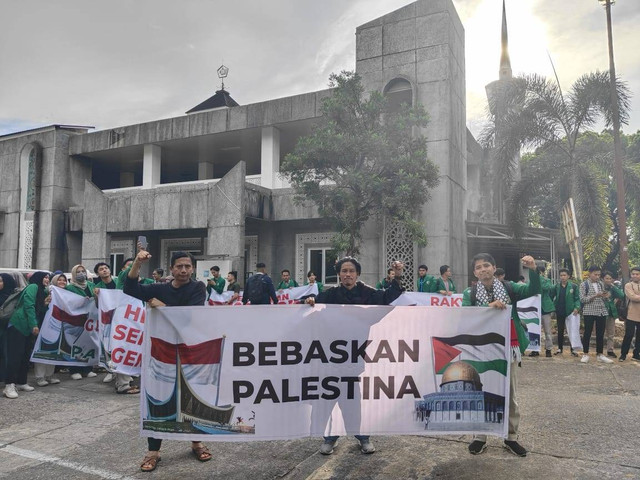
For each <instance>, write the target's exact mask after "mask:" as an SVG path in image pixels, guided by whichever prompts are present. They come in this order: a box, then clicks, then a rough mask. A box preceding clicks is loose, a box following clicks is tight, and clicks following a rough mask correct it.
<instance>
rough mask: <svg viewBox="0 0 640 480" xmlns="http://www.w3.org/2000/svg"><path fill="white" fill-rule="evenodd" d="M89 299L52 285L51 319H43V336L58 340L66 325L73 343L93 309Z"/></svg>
mask: <svg viewBox="0 0 640 480" xmlns="http://www.w3.org/2000/svg"><path fill="white" fill-rule="evenodd" d="M90 307H91V305H90V303H89V301H88V300H87V299H86V298H85V297H82V296H80V295H77V294H75V293H73V292H69V291H67V290H64V289H63V288H59V287H53V286H52V287H51V306H50V308H49V310H48V311H47V317H50V318H49V321H46V320H47V319H46V317H45V321H43V323H42V325H43V328H42V329H41V330H42V331H41V337H42V339H43V340H45V341H46V342H48V343H52V342H57V340H58V338H59V337H60V331H61V329H62V328H63V325H64V332H65V337H66V340H67V343H69V344H70V345H73V344H74V342H75V341H76V340H77V338H78V337H79V336H80V335H81V334H82V332H83V331H84V325H85V323H86V321H87V319H88V318H89V313H90V310H91V308H90Z"/></svg>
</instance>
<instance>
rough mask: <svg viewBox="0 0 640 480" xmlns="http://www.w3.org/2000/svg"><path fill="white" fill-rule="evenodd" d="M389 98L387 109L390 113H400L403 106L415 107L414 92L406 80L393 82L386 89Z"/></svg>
mask: <svg viewBox="0 0 640 480" xmlns="http://www.w3.org/2000/svg"><path fill="white" fill-rule="evenodd" d="M384 94H385V96H386V97H387V101H388V104H387V109H388V111H389V112H398V111H400V108H401V107H400V106H401V105H402V104H407V105H409V106H412V105H413V90H412V88H411V84H410V83H409V82H408V81H407V80H405V79H404V78H395V79H393V80H391V81H390V82H389V83H388V84H387V86H386V87H385V89H384Z"/></svg>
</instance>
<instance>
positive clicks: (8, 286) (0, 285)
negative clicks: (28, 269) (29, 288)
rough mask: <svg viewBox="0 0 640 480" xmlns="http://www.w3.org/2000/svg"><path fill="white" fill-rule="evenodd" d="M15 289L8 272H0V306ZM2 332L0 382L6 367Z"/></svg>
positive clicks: (0, 336) (0, 334)
mask: <svg viewBox="0 0 640 480" xmlns="http://www.w3.org/2000/svg"><path fill="white" fill-rule="evenodd" d="M15 289H16V281H15V280H14V278H13V277H12V276H11V275H10V274H8V273H0V307H1V306H2V305H4V302H5V300H6V299H7V298H9V296H10V295H11V294H12V293H13V291H14V290H15ZM5 340H6V339H5V334H4V332H3V331H2V332H0V382H4V377H5V372H6V369H7V358H6V352H7V347H6V341H5Z"/></svg>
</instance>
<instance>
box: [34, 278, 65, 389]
mask: <svg viewBox="0 0 640 480" xmlns="http://www.w3.org/2000/svg"><path fill="white" fill-rule="evenodd" d="M61 276H62V277H64V275H54V276H53V278H52V279H51V280H50V282H49V285H55V286H58V287H60V285H59V284H57V283H56V281H59V279H60V277H61ZM31 278H32V279H33V276H32V277H31ZM66 284H67V282H66V278H65V280H64V285H62V288H64V287H65V285H66ZM50 302H51V293H50V291H49V292H48V293H47V296H46V297H45V299H44V305H45V309H44V312H41V315H38V328H42V322H43V320H44V316H45V314H46V312H47V308H48V307H49V303H50ZM55 369H56V366H55V365H48V364H46V363H38V362H33V370H34V372H35V375H36V385H38V386H39V387H46V386H47V385H49V384H51V385H55V384H57V383H60V379H59V378H56V377H54V376H53V374H54V372H55Z"/></svg>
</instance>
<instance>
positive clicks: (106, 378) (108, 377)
mask: <svg viewBox="0 0 640 480" xmlns="http://www.w3.org/2000/svg"><path fill="white" fill-rule="evenodd" d="M112 380H113V373H107V374H106V375H105V376H104V378H103V379H102V382H103V383H109V382H110V381H112Z"/></svg>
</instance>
